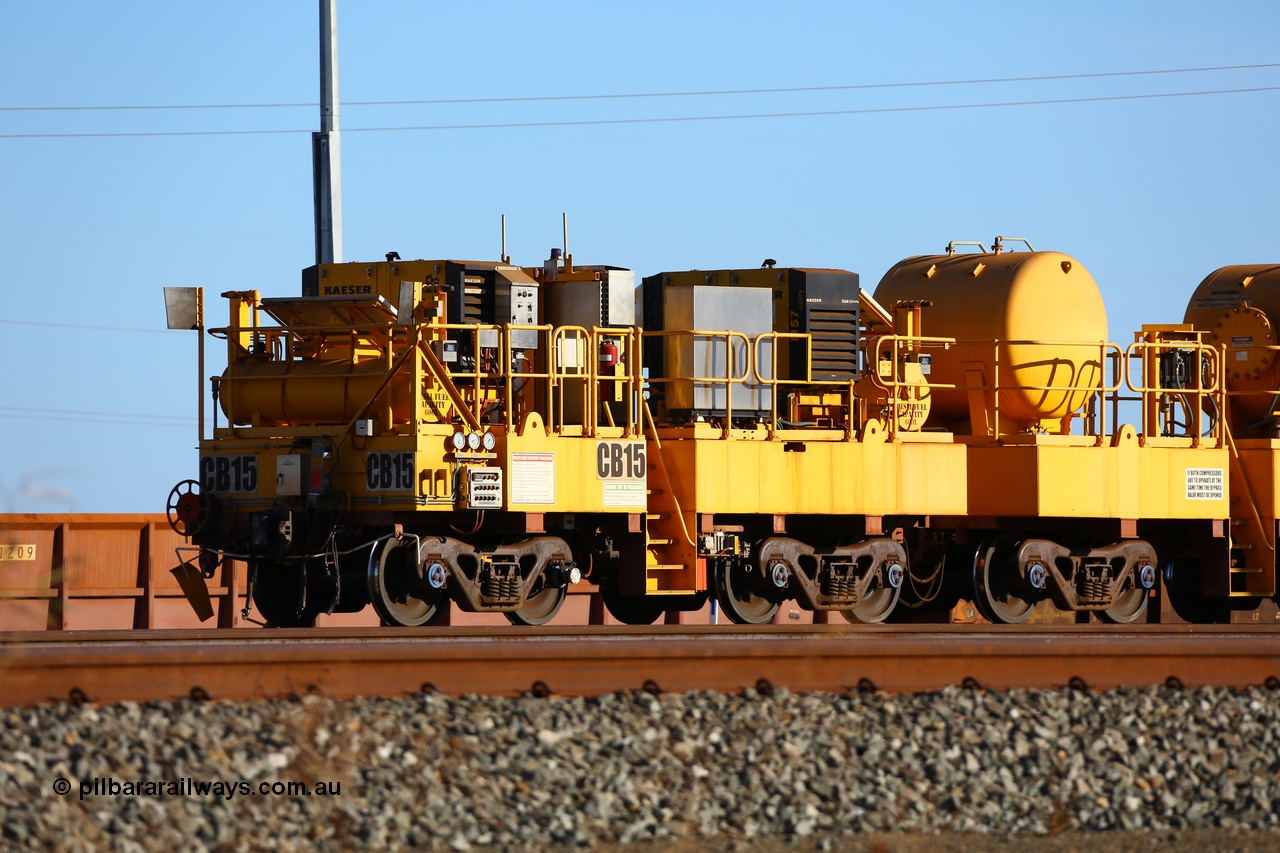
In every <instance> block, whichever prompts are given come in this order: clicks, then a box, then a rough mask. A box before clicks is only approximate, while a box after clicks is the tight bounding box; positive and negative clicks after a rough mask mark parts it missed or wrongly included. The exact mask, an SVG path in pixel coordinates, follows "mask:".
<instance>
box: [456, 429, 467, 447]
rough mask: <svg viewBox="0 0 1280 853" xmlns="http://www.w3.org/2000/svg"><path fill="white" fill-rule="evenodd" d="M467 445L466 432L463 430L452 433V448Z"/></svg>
mask: <svg viewBox="0 0 1280 853" xmlns="http://www.w3.org/2000/svg"><path fill="white" fill-rule="evenodd" d="M466 446H467V434H466V433H463V432H455V433H454V434H453V449H454V450H461V449H463V448H464V447H466Z"/></svg>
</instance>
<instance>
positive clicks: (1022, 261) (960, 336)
mask: <svg viewBox="0 0 1280 853" xmlns="http://www.w3.org/2000/svg"><path fill="white" fill-rule="evenodd" d="M996 248H997V251H995V252H989V253H988V252H984V253H979V254H954V253H949V254H945V255H924V256H920V257H914V258H907V259H906V260H904V261H902V262H900V263H898V264H897V265H896V266H894V267H893V268H892V269H891V270H889V271H888V272H887V273H885V275H884V278H883V279H881V280H880V284H879V286H878V287H877V288H876V292H875V299H876V301H877V302H879V303H880V304H881V305H884V306H885V307H886V308H891V307H892V306H893V305H894V304H895V303H897V302H899V301H903V300H917V301H918V300H924V301H927V302H930V303H932V305H931V307H929V308H927V309H925V313H924V319H923V326H924V329H925V331H926V332H927V333H928V334H929V335H930V336H940V337H951V338H955V339H956V341H957V344H956V345H955V346H952V347H950V348H948V349H933V350H931V352H932V355H933V359H932V370H931V372H930V375H929V377H928V379H929V382H930V383H931V384H932V385H934V386H935V387H934V389H933V392H932V398H933V399H932V403H933V406H932V412H931V415H930V420H929V425H930V426H938V427H944V428H946V429H949V430H952V431H954V432H956V433H960V434H966V433H967V434H974V435H983V434H997V433H999V434H1004V435H1008V434H1012V433H1017V432H1022V431H1026V430H1043V431H1046V432H1050V433H1066V432H1069V431H1070V417H1071V416H1072V415H1073V414H1074V413H1076V412H1078V410H1079V409H1080V408H1081V407H1082V406H1083V405H1084V403H1085V401H1086V399H1087V398H1088V396H1089V391H1088V390H1087V389H1089V388H1093V387H1097V386H1098V385H1100V384H1101V382H1102V376H1103V374H1102V362H1103V351H1104V348H1103V345H1102V342H1104V341H1106V339H1107V314H1106V309H1105V307H1104V306H1103V304H1102V294H1101V293H1099V292H1098V285H1097V283H1096V282H1094V280H1093V276H1091V275H1089V272H1088V270H1086V269H1085V268H1084V266H1083V265H1082V264H1080V263H1079V262H1077V261H1076V260H1074V259H1073V258H1071V257H1069V256H1067V255H1064V254H1061V253H1059V252H1035V251H1032V252H1006V251H999V249H1000V248H1001V246H1000V242H999V240H997V243H996ZM997 341H1000V342H1002V343H1000V344H998V345H997V344H996V343H995V342H997ZM1076 341H1080V342H1081V343H1080V344H1078V345H1077V344H1074V342H1076ZM997 382H998V384H999V386H1000V390H999V394H998V398H997V395H996V392H995V390H994V389H995V386H996V385H997ZM940 384H941V385H955V386H957V387H956V388H954V389H944V388H937V387H936V386H937V385H940ZM997 404H998V408H999V416H998V418H997V417H996V415H995V411H996V406H997ZM997 423H998V427H997Z"/></svg>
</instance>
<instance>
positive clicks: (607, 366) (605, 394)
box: [598, 338, 618, 401]
mask: <svg viewBox="0 0 1280 853" xmlns="http://www.w3.org/2000/svg"><path fill="white" fill-rule="evenodd" d="M617 365H618V345H617V344H616V343H614V342H613V339H612V338H605V339H604V342H603V343H601V344H600V369H599V371H598V372H599V374H600V377H601V379H600V399H601V400H604V401H611V400H612V399H613V397H614V394H613V389H612V388H610V387H609V386H610V385H612V384H613V380H612V377H613V376H614V368H615V367H617ZM605 377H610V378H609V379H606V378H605Z"/></svg>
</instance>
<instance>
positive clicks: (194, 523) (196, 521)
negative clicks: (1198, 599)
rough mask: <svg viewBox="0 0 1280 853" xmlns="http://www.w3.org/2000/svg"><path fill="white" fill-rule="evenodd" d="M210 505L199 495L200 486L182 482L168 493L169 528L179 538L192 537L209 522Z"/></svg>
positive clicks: (188, 481)
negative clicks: (179, 536)
mask: <svg viewBox="0 0 1280 853" xmlns="http://www.w3.org/2000/svg"><path fill="white" fill-rule="evenodd" d="M211 510H212V504H211V503H210V501H209V499H208V498H207V497H204V496H202V495H201V494H200V484H199V483H198V482H196V481H195V480H183V481H182V482H181V483H179V484H178V485H176V486H174V487H173V488H172V489H171V490H170V491H169V500H168V502H167V504H166V514H167V515H168V518H169V526H170V527H172V528H173V530H174V532H175V533H177V534H179V535H181V536H193V535H195V534H196V533H199V532H200V530H201V528H203V527H204V526H205V524H206V523H208V521H209V514H210V511H211Z"/></svg>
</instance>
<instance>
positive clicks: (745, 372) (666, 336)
mask: <svg viewBox="0 0 1280 853" xmlns="http://www.w3.org/2000/svg"><path fill="white" fill-rule="evenodd" d="M651 339H661V341H662V342H663V343H665V342H666V341H668V340H676V341H681V340H689V341H690V342H691V343H693V344H695V345H696V344H698V343H699V342H701V343H702V344H704V345H705V344H708V343H709V344H712V345H715V344H716V343H717V342H722V344H723V346H724V350H725V370H724V374H723V375H719V376H698V375H694V374H692V372H690V373H689V374H686V375H681V376H657V377H655V376H650V377H649V378H648V379H647V380H646V381H647V382H648V383H649V384H650V385H675V384H677V383H687V384H688V385H689V390H690V396H691V398H692V396H693V393H694V392H695V391H696V390H697V386H699V385H702V386H704V388H705V389H707V390H710V392H711V394H712V399H713V401H714V395H715V391H716V390H717V389H719V390H721V391H722V392H723V394H724V411H723V414H721V413H720V411H719V408H718V407H716V415H718V416H719V417H720V420H721V425H720V432H721V437H722V438H729V437H730V435H731V434H732V429H733V388H734V386H735V385H745V384H746V383H747V381H748V380H749V379H751V378H752V374H753V369H754V368H753V366H752V356H751V353H752V344H751V339H750V338H748V337H747V336H746V335H745V334H743V333H742V332H733V331H728V330H726V331H709V330H705V329H680V330H666V329H664V330H653V331H646V332H643V333H641V337H640V340H641V356H642V357H643V348H644V346H645V343H644V341H646V340H651ZM735 344H740V345H741V351H742V352H743V353H744V355H743V356H742V357H741V358H740V357H739V355H738V347H737V346H735ZM670 349H672V348H671V347H668V350H670ZM672 360H673V359H672V356H671V353H670V351H668V353H667V357H666V361H667V363H668V365H670V362H671V361H672ZM740 361H741V362H745V364H742V365H739V362H740ZM690 366H691V367H692V365H690ZM739 371H741V372H739ZM668 400H669V398H668Z"/></svg>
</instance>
